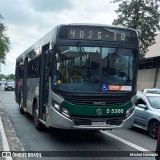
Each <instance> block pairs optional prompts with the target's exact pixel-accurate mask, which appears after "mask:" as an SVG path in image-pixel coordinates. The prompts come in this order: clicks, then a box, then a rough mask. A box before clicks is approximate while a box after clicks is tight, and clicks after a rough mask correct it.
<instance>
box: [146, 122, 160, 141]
mask: <svg viewBox="0 0 160 160" xmlns="http://www.w3.org/2000/svg"><path fill="white" fill-rule="evenodd" d="M158 128H159V121H157V120H154V121H151V122H149V125H148V134H149V136H150V137H151V138H154V139H156V138H157V136H158Z"/></svg>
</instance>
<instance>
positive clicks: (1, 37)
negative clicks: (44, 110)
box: [0, 15, 10, 64]
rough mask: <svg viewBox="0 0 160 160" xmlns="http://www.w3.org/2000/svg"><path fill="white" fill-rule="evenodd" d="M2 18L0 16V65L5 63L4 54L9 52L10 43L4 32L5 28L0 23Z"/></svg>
mask: <svg viewBox="0 0 160 160" xmlns="http://www.w3.org/2000/svg"><path fill="white" fill-rule="evenodd" d="M2 19H3V17H2V16H1V15H0V63H3V64H4V63H5V59H6V54H7V52H8V51H9V45H10V41H9V38H8V37H7V35H6V33H5V31H6V30H7V27H6V26H5V25H4V24H3V23H2V22H1V20H2Z"/></svg>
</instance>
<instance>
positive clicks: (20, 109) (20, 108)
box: [19, 98, 25, 114]
mask: <svg viewBox="0 0 160 160" xmlns="http://www.w3.org/2000/svg"><path fill="white" fill-rule="evenodd" d="M19 112H20V113H21V114H24V113H25V112H24V110H23V98H21V101H20V102H19Z"/></svg>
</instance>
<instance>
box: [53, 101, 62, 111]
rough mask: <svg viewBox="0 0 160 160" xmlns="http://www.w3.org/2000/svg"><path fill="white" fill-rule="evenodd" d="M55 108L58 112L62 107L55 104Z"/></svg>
mask: <svg viewBox="0 0 160 160" xmlns="http://www.w3.org/2000/svg"><path fill="white" fill-rule="evenodd" d="M53 107H54V108H55V109H56V110H58V111H60V109H61V107H60V105H59V104H57V103H54V105H53Z"/></svg>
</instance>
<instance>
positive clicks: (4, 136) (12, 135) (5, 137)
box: [0, 101, 24, 160]
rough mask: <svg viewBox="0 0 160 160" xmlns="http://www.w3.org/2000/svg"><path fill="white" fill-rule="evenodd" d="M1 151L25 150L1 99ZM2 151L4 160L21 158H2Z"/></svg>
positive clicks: (0, 154)
mask: <svg viewBox="0 0 160 160" xmlns="http://www.w3.org/2000/svg"><path fill="white" fill-rule="evenodd" d="M0 151H2V152H10V151H24V148H23V146H22V144H21V142H20V140H19V138H18V136H17V134H16V132H15V130H14V128H13V126H12V123H11V122H10V120H9V118H8V116H7V113H6V112H5V110H4V106H3V104H2V103H1V101H0ZM2 152H0V159H2V160H16V159H19V158H12V157H7V158H1V157H2Z"/></svg>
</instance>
